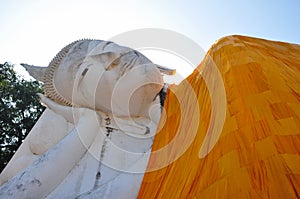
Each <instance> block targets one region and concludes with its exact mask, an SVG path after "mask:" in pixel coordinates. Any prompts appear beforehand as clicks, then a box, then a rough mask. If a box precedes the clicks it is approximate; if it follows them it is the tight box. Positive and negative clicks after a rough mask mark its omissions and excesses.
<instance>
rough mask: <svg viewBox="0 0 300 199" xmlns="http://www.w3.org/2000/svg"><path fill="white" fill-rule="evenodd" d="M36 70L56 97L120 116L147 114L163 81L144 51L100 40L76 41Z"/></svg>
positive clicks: (54, 98)
mask: <svg viewBox="0 0 300 199" xmlns="http://www.w3.org/2000/svg"><path fill="white" fill-rule="evenodd" d="M43 70H44V69H43ZM29 72H30V70H29ZM36 74H39V76H42V77H37V79H40V80H42V81H44V82H45V94H46V96H48V97H49V98H51V99H53V100H54V101H57V102H59V103H62V104H67V105H75V106H82V107H89V108H92V109H96V110H100V111H103V112H108V113H112V114H116V115H118V116H144V115H146V114H147V111H148V109H149V107H150V106H151V104H152V102H153V101H154V99H155V97H156V95H157V94H158V93H159V91H160V90H161V89H162V87H163V83H164V82H163V79H162V75H161V73H160V71H159V69H158V68H157V66H156V65H155V64H153V63H152V62H151V61H150V60H149V59H147V58H146V57H145V56H144V55H142V54H141V53H139V52H137V51H135V50H133V49H130V48H127V47H123V46H119V45H117V44H115V43H113V42H107V41H101V40H81V41H76V42H73V43H72V44H70V45H68V46H66V47H65V48H64V49H62V50H61V51H60V52H59V53H58V54H57V56H56V57H55V58H54V59H53V60H52V61H51V63H50V64H49V66H48V67H47V68H46V69H45V71H42V72H41V73H36Z"/></svg>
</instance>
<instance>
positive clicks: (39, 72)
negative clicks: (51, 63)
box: [21, 64, 47, 82]
mask: <svg viewBox="0 0 300 199" xmlns="http://www.w3.org/2000/svg"><path fill="white" fill-rule="evenodd" d="M21 66H23V67H24V68H25V69H26V70H27V72H28V73H29V74H30V75H31V76H32V77H33V78H35V79H36V80H38V81H41V82H45V81H44V77H45V72H46V68H47V67H40V66H33V65H28V64H21Z"/></svg>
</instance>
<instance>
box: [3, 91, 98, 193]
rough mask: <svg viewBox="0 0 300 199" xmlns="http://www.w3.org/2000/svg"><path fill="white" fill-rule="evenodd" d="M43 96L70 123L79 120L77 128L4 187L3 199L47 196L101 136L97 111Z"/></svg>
mask: <svg viewBox="0 0 300 199" xmlns="http://www.w3.org/2000/svg"><path fill="white" fill-rule="evenodd" d="M39 96H40V98H41V101H42V102H43V103H44V104H45V105H46V106H48V107H49V108H50V109H52V110H53V111H54V112H56V113H58V114H61V115H62V116H63V117H65V118H66V119H67V120H68V121H73V122H74V121H75V128H74V129H73V130H72V131H71V132H70V133H69V134H68V135H67V136H66V137H65V138H64V139H62V141H60V142H59V143H58V144H56V145H55V146H53V147H52V148H51V149H50V150H49V151H48V152H47V153H45V154H44V155H43V156H41V157H40V158H39V159H38V160H37V161H35V162H34V163H33V164H32V165H31V166H29V167H28V168H27V169H26V170H25V171H23V172H22V173H20V174H18V175H17V176H15V177H14V178H13V179H11V180H10V181H9V182H8V183H6V184H5V185H4V186H2V187H1V188H0V196H5V197H6V198H24V197H26V196H31V197H34V198H44V197H46V196H47V195H48V194H49V193H50V192H51V191H52V190H53V189H54V188H55V187H56V186H57V185H58V184H59V183H60V182H61V181H62V180H63V179H64V178H65V177H66V176H67V175H68V173H69V172H70V171H71V169H72V168H73V167H74V166H75V165H76V164H77V163H78V161H79V160H80V159H81V158H82V156H83V155H84V154H85V153H86V151H87V149H88V147H89V146H90V145H91V144H92V142H93V140H94V138H95V136H96V135H97V132H98V129H99V128H98V120H97V115H96V113H95V112H94V111H93V110H90V109H86V108H72V107H67V106H62V105H59V104H57V103H55V102H54V101H52V100H50V99H48V98H46V97H44V96H43V95H41V94H39ZM73 116H74V117H73ZM32 194H34V196H33V195H32Z"/></svg>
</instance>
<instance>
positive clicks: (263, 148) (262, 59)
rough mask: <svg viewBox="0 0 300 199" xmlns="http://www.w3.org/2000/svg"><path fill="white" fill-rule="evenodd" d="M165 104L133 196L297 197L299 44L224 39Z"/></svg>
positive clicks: (299, 185) (172, 90) (299, 187)
mask: <svg viewBox="0 0 300 199" xmlns="http://www.w3.org/2000/svg"><path fill="white" fill-rule="evenodd" d="M214 67H216V68H215V69H217V70H218V71H219V72H218V74H219V75H220V77H219V78H218V77H217V75H218V74H217V73H216V71H214ZM222 88H224V89H225V90H224V93H223V94H222ZM164 108H165V114H163V116H162V118H161V121H160V124H159V127H158V131H157V134H156V136H155V139H154V144H153V149H152V155H151V157H150V161H149V164H148V172H147V173H146V174H145V176H144V179H143V182H142V185H141V189H140V192H139V195H138V198H143V199H145V198H146V199H148V198H164V199H168V198H170V199H175V198H209V199H211V198H300V45H296V44H288V43H283V42H274V41H268V40H263V39H257V38H250V37H244V36H229V37H225V38H222V39H220V40H219V41H217V42H216V43H215V44H214V45H213V46H212V47H211V49H210V50H209V51H208V53H207V55H206V57H205V58H204V60H203V61H202V63H201V64H200V65H199V66H198V68H197V69H196V70H195V71H194V72H193V73H192V74H191V75H190V76H189V77H188V78H187V79H186V80H185V81H183V82H182V83H181V84H180V85H178V86H171V88H170V89H169V91H168V94H167V99H166V101H165V107H164ZM218 131H219V132H220V133H218ZM216 132H217V133H216ZM206 136H207V138H206V139H207V140H206V144H204V139H205V137H206ZM203 145H204V147H203ZM201 147H203V151H204V152H203V151H202V154H201V153H200V150H201ZM210 148H211V149H210Z"/></svg>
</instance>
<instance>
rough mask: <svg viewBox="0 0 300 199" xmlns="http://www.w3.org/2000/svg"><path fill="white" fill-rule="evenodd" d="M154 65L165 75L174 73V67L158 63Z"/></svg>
mask: <svg viewBox="0 0 300 199" xmlns="http://www.w3.org/2000/svg"><path fill="white" fill-rule="evenodd" d="M155 66H156V67H157V68H158V70H159V71H160V72H161V73H163V74H165V75H175V74H176V69H171V68H167V67H164V66H161V65H158V64H155Z"/></svg>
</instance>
